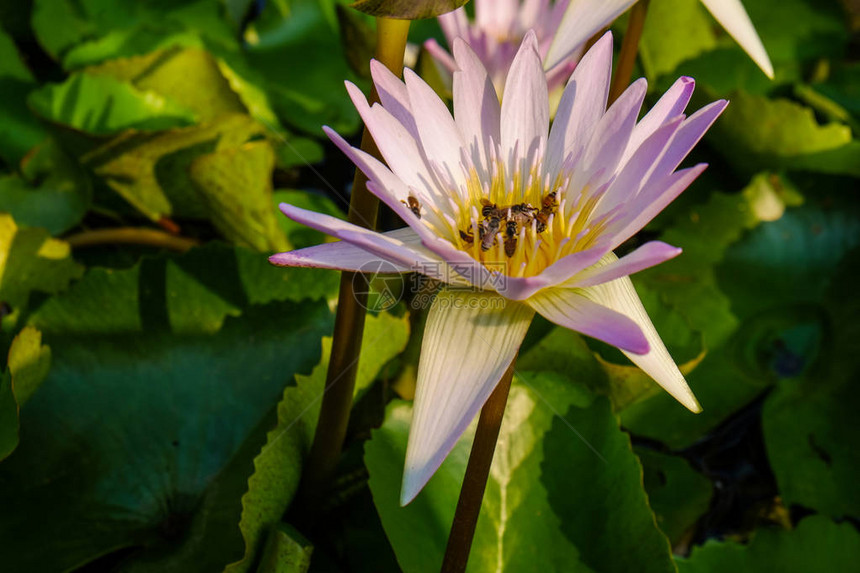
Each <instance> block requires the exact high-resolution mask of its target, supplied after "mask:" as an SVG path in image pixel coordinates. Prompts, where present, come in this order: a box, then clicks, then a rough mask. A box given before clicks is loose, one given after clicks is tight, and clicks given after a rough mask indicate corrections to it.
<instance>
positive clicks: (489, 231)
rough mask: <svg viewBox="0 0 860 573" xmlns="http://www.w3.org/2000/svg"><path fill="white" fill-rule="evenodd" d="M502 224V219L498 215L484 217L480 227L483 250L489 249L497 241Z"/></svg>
mask: <svg viewBox="0 0 860 573" xmlns="http://www.w3.org/2000/svg"><path fill="white" fill-rule="evenodd" d="M500 225H501V220H500V219H499V218H498V217H492V218H490V219H484V220H483V221H482V222H481V227H480V231H479V232H480V235H481V250H482V251H489V250H490V247H492V246H493V243H494V242H495V241H496V233H498V232H499V226H500Z"/></svg>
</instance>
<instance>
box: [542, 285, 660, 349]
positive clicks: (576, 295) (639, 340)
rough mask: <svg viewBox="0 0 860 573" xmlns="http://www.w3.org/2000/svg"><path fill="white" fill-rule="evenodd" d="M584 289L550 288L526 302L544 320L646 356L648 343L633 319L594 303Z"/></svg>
mask: <svg viewBox="0 0 860 573" xmlns="http://www.w3.org/2000/svg"><path fill="white" fill-rule="evenodd" d="M586 294H588V291H586V290H582V289H566V288H549V289H545V290H542V291H540V292H539V293H537V294H536V295H534V296H533V297H531V298H530V299H528V300H527V301H526V302H527V303H528V305H529V306H531V307H532V308H533V309H535V310H536V311H537V313H538V314H540V315H541V316H542V317H544V318H545V319H547V320H549V321H552V322H554V323H556V324H558V325H559V326H563V327H565V328H569V329H571V330H575V331H576V332H581V333H583V334H587V335H588V336H591V337H592V338H597V339H598V340H602V341H603V342H606V343H608V344H611V345H613V346H617V347H618V348H620V349H621V350H625V351H631V352H637V353H639V354H644V353H646V352H648V341H647V340H646V339H645V336H644V335H643V334H642V331H641V330H640V328H639V326H638V325H637V324H636V323H635V322H633V321H632V320H631V319H630V318H628V317H627V316H625V315H624V314H621V313H620V312H616V311H615V310H612V309H610V308H607V307H606V306H604V305H603V304H601V303H597V302H594V301H593V300H591V299H590V298H589V297H588V296H586Z"/></svg>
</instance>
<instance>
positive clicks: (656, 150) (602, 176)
mask: <svg viewBox="0 0 860 573" xmlns="http://www.w3.org/2000/svg"><path fill="white" fill-rule="evenodd" d="M454 61H455V63H456V66H457V67H456V71H455V72H454V77H453V96H454V101H453V108H454V111H453V116H452V114H451V113H450V112H449V110H448V108H447V107H446V105H445V104H444V103H443V102H442V100H440V99H439V97H438V96H437V95H436V94H435V93H434V92H433V90H432V89H431V88H430V86H428V85H427V84H426V83H425V82H424V81H423V80H421V78H419V77H418V76H417V75H416V74H414V73H413V72H412V71H411V70H409V69H406V70H404V80H405V81H401V80H399V79H398V78H397V77H396V76H395V75H393V74H392V73H391V72H390V71H388V70H387V69H386V68H385V67H384V66H383V65H381V64H380V63H378V62H375V61H374V62H372V63H371V71H372V75H373V80H374V83H375V85H376V88H377V91H378V92H379V97H380V102H381V103H380V104H374V105H373V106H370V105H368V102H367V100H366V99H365V97H364V95H362V93H361V92H360V91H359V90H358V88H356V87H355V86H354V85H352V84H349V83H347V89H348V91H349V94H350V96H351V97H352V100H353V102H354V104H355V106H356V108H357V109H358V111H359V113H360V114H361V116H362V118H363V119H364V122H365V124H366V125H367V128H368V129H369V131H370V133H371V135H372V136H373V138H374V140H375V142H376V144H377V145H378V147H379V150H380V152H381V155H382V157H383V158H384V159H385V162H386V164H387V165H386V164H383V163H382V162H380V161H378V160H376V159H375V158H373V157H372V156H370V155H368V154H367V153H365V152H363V151H361V150H360V149H356V148H354V147H352V146H350V145H349V144H348V143H347V142H346V141H345V140H344V139H343V138H341V137H340V136H339V135H338V134H337V133H335V132H334V131H332V130H330V129H328V128H326V133H327V134H328V135H329V137H330V138H331V139H332V141H334V143H335V144H336V145H337V146H338V147H339V148H340V149H341V150H343V152H344V153H345V154H346V155H347V156H349V158H350V159H351V160H352V161H353V162H354V163H355V164H356V165H357V166H358V168H359V169H361V170H362V171H363V172H364V173H365V174H366V175H367V176H368V178H369V183H368V188H369V189H370V190H371V192H372V193H374V194H375V195H376V196H378V197H379V198H380V199H381V200H382V201H383V202H385V203H386V204H387V205H388V206H389V207H390V208H391V209H393V210H394V211H395V212H396V213H397V214H398V215H399V216H400V217H401V218H402V219H403V220H404V221H405V222H406V223H407V225H408V226H407V227H406V228H403V229H399V230H396V231H390V232H386V233H378V232H374V231H370V230H367V229H364V228H361V227H359V226H356V225H352V224H350V223H347V222H344V221H342V220H340V219H337V218H335V217H331V216H328V215H323V214H320V213H315V212H312V211H306V210H304V209H300V208H298V207H294V206H292V205H288V204H282V205H281V210H282V211H283V212H284V213H285V214H286V215H287V216H288V217H290V218H291V219H293V220H295V221H298V222H300V223H303V224H305V225H307V226H309V227H312V228H314V229H317V230H320V231H323V232H325V233H328V234H330V235H333V236H334V237H336V238H338V239H341V240H340V241H339V242H335V243H327V244H323V245H319V246H315V247H310V248H306V249H301V250H297V251H292V252H287V253H280V254H276V255H273V256H272V257H271V259H270V260H271V261H272V263H274V264H277V265H283V266H307V267H323V268H330V269H341V270H362V269H365V268H368V266H369V265H371V264H373V263H374V262H376V261H380V260H382V261H385V262H386V263H387V264H389V265H391V269H392V270H394V271H397V272H409V271H413V270H415V269H419V270H421V271H422V272H424V273H426V274H427V275H428V276H431V277H432V278H435V279H438V280H440V281H443V282H445V283H447V285H446V287H445V288H444V289H443V290H442V291H441V292H439V293H438V295H437V296H436V298H435V299H434V302H433V303H432V305H431V308H430V310H429V315H428V318H427V325H426V329H425V333H424V339H423V343H422V344H423V345H422V350H421V357H420V361H419V365H418V380H417V387H416V395H415V403H414V416H413V421H412V427H411V431H410V435H409V443H408V448H407V453H406V467H405V471H404V476H403V487H402V491H401V502H402V503H404V504H406V503H408V502H409V501H411V500H412V499H413V498H414V497H415V495H417V493H418V492H419V491H420V490H421V488H422V487H424V485H425V484H426V483H427V481H428V480H429V478H430V477H431V476H432V475H433V473H434V472H435V471H436V470H437V469H438V467H439V465H440V464H441V463H442V461H443V460H444V458H445V457H446V456H447V455H448V453H449V452H450V451H451V449H452V448H453V446H454V445H455V443H456V442H457V440H458V438H459V437H460V436H461V435H462V433H463V432H464V431H465V430H466V428H467V427H468V425H469V423H470V422H471V420H472V419H473V418H474V417H475V415H476V414H477V412H478V411H479V410H480V409H481V407H482V406H483V404H484V402H485V401H486V400H487V398H488V397H489V395H490V394H491V393H492V391H493V389H494V388H495V386H496V385H497V383H498V382H499V380H500V378H501V376H502V374H503V373H504V371H505V370H506V369H507V368H508V366H509V365H510V364H511V362H512V360H514V358H515V356H516V354H517V351H518V349H519V347H520V344H521V342H522V340H523V337H524V336H525V334H526V330H527V329H528V326H529V323H530V321H531V319H532V317H533V316H534V313H536V312H537V313H539V314H541V315H542V316H544V317H545V318H547V319H548V320H550V321H552V322H554V323H556V324H558V325H560V326H563V327H565V328H569V329H571V330H574V331H577V332H580V333H583V334H585V335H588V336H591V337H594V338H597V339H599V340H602V341H605V342H607V343H609V344H612V345H614V346H616V347H618V348H619V349H621V350H622V351H623V352H624V353H625V354H626V355H627V356H628V357H629V358H630V359H631V360H632V361H633V362H634V363H635V364H637V365H638V366H639V367H640V368H641V369H642V370H644V371H645V372H646V373H647V374H649V375H650V376H651V377H652V378H653V379H654V380H656V381H657V383H658V384H660V385H661V386H662V387H663V388H665V389H666V390H667V391H668V392H669V393H670V394H671V395H672V396H674V397H675V398H676V399H677V400H678V401H680V402H681V403H682V404H683V405H684V406H686V407H687V408H689V409H690V410H692V411H698V410H699V405H698V403H697V402H696V399H695V398H694V397H693V394H692V392H691V391H690V389H689V387H688V386H687V383H686V381H685V380H684V377H683V376H682V375H681V373H680V372H679V370H678V368H677V366H676V365H675V363H674V361H673V360H672V358H671V356H670V355H669V353H668V352H667V350H666V347H665V346H664V344H663V343H662V341H661V340H660V337H659V335H658V334H657V332H656V331H655V329H654V326H653V325H652V323H651V321H650V319H649V318H648V316H647V314H646V312H645V310H644V308H643V306H642V303H641V302H640V300H639V298H638V296H637V294H636V291H635V290H634V287H633V284H632V283H631V281H630V279H629V278H628V275H630V274H632V273H635V272H637V271H640V270H642V269H645V268H647V267H651V266H653V265H656V264H658V263H661V262H663V261H666V260H668V259H670V258H672V257H675V256H677V255H678V254H679V253H680V249H677V248H675V247H673V246H670V245H668V244H665V243H662V242H659V241H652V242H648V243H645V244H643V245H641V246H640V247H638V248H637V249H635V250H633V251H632V252H630V253H629V254H626V255H625V256H623V257H621V258H618V257H617V256H616V255H615V254H614V253H613V250H614V249H616V248H618V247H619V246H620V245H621V244H622V243H624V242H625V241H626V240H627V239H629V238H630V237H632V236H633V235H634V234H636V233H637V232H638V231H639V230H640V229H642V228H643V227H644V226H645V225H646V224H647V223H648V222H649V221H650V220H651V219H652V218H653V217H654V216H656V215H657V214H658V213H659V212H660V211H661V210H662V209H663V208H664V207H666V206H667V205H668V204H669V203H670V202H671V201H673V200H674V199H675V198H676V197H677V196H678V194H679V193H681V192H682V191H683V190H684V189H685V188H686V187H687V186H688V185H689V184H690V183H691V182H692V181H693V180H694V179H696V177H697V176H698V175H699V174H700V173H701V172H702V171H703V170H704V168H705V165H703V164H701V165H695V166H692V167H688V168H684V169H678V167H679V165H680V163H681V161H682V160H683V159H684V158H685V157H686V155H687V154H688V153H689V152H690V150H691V149H692V148H693V146H694V145H695V144H696V143H697V142H698V141H699V139H700V138H701V137H702V135H703V134H704V133H705V132H706V131H707V129H708V128H709V127H710V126H711V124H712V123H713V122H714V120H716V118H717V117H718V116H719V115H720V113H721V112H722V110H723V109H724V108H725V106H726V102H725V101H717V102H714V103H711V104H710V105H707V106H705V107H703V108H702V109H700V110H698V111H697V112H695V113H693V114H692V115H690V116H689V117H688V116H686V115H685V113H684V110H685V108H686V106H687V104H688V102H689V100H690V96H691V94H692V92H693V87H694V82H693V80H692V79H690V78H680V79H679V80H678V81H677V82H675V84H674V85H673V86H672V87H671V88H670V89H669V90H668V91H667V92H666V93H665V94H664V95H663V96H662V97H661V98H660V99H659V101H658V102H657V103H656V104H655V105H654V106H653V107H652V108H651V109H650V111H648V113H646V114H645V115H644V117H643V118H642V119H641V120H639V121H637V118H638V116H639V111H640V108H641V106H642V103H643V99H644V97H645V91H646V82H645V80H644V79H640V80H638V81H636V82H634V83H633V84H632V85H631V86H630V87H629V88H628V89H627V90H626V91H625V92H624V93H623V94H622V95H621V96H620V97H619V98H618V100H617V101H615V102H614V103H613V104H612V105H610V106H609V107H608V108H607V98H608V92H609V83H610V73H611V67H612V37H611V35H610V34H606V35H604V36H603V37H602V38H601V39H600V40H599V41H598V42H597V43H596V44H595V45H594V46H593V47H592V48H591V49H590V50H589V52H588V53H587V54H585V56H584V57H583V58H582V60H581V62H580V63H579V65H578V66H577V67H576V70H575V71H574V73H573V75H572V76H571V78H570V81H569V82H568V84H567V86H566V88H565V90H564V93H563V95H562V97H561V101H560V103H559V107H558V113H557V115H556V117H555V120H554V122H553V123H552V127H550V117H549V103H548V101H549V100H548V93H547V80H546V75H545V74H544V70H543V65H542V62H541V52H540V46H539V43H538V41H537V37H536V36H535V34H534V33H533V32H528V33H526V35H525V38H524V40H523V42H522V45H521V47H520V48H519V51H518V52H517V54H516V57H515V58H514V61H513V63H512V65H511V69H510V72H509V73H508V75H507V79H506V83H505V90H504V97H503V98H502V99H501V103H500V101H499V97H498V96H497V94H496V90H495V88H494V87H493V82H492V78H491V77H490V76H489V74H488V72H487V70H486V68H485V67H484V66H483V65H482V63H481V62H480V60H479V59H478V57H477V55H476V54H475V52H474V51H473V50H472V49H471V48H469V46H468V45H467V44H466V43H465V42H463V41H462V40H455V41H454Z"/></svg>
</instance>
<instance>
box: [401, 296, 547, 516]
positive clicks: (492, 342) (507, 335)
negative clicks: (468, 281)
mask: <svg viewBox="0 0 860 573" xmlns="http://www.w3.org/2000/svg"><path fill="white" fill-rule="evenodd" d="M533 315H534V312H533V311H532V310H531V309H530V308H529V307H528V306H526V305H524V304H520V303H516V302H512V301H509V300H505V299H504V298H502V297H500V296H498V295H494V294H487V293H480V292H469V291H463V290H450V289H445V290H442V291H441V292H439V294H437V295H436V299H435V300H434V301H433V305H432V306H431V307H430V314H429V316H428V317H427V326H426V328H425V330H424V340H423V342H422V345H421V359H420V362H419V364H418V385H417V387H416V391H415V411H414V414H413V417H412V428H411V429H410V431H409V443H408V446H407V448H406V468H405V470H404V473H403V488H402V490H401V494H400V503H401V504H402V505H406V504H407V503H409V502H410V501H412V499H413V498H414V497H415V496H416V495H417V494H418V492H419V491H421V488H423V487H424V485H425V484H426V483H427V481H428V480H429V479H430V477H431V476H432V475H433V473H434V472H435V471H436V470H437V469H438V468H439V466H440V465H441V463H442V461H443V460H444V459H445V457H446V456H447V455H448V453H449V452H450V451H451V448H453V447H454V444H456V443H457V440H458V439H459V438H460V436H461V435H462V434H463V432H464V431H465V430H466V428H467V427H468V425H469V423H470V422H471V421H472V419H473V418H474V417H475V415H476V414H477V413H478V411H479V410H480V409H481V407H482V406H483V405H484V402H486V401H487V398H489V396H490V394H491V393H492V391H493V389H494V388H495V387H496V385H497V384H498V383H499V380H500V379H501V377H502V374H504V372H505V370H506V369H507V368H508V366H509V365H510V363H511V360H513V359H514V356H516V353H517V350H518V349H519V347H520V344H521V343H522V340H523V337H524V336H525V334H526V330H528V327H529V323H530V322H531V319H532V316H533Z"/></svg>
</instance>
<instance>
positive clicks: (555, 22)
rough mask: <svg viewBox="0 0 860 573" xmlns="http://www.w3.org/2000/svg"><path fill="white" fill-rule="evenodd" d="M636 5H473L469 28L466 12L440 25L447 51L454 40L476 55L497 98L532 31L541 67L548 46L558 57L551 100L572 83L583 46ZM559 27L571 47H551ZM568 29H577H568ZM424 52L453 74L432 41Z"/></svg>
mask: <svg viewBox="0 0 860 573" xmlns="http://www.w3.org/2000/svg"><path fill="white" fill-rule="evenodd" d="M635 1H636V0H609V1H605V0H580V1H575V2H573V3H571V2H570V0H558V1H557V2H550V0H525V1H524V2H521V1H520V0H475V21H474V22H469V18H468V16H467V15H466V9H465V8H458V9H457V10H454V11H453V12H448V13H447V14H443V15H442V16H439V18H438V21H439V25H440V26H441V27H442V32H443V33H444V34H445V38H446V39H447V41H448V45H449V46H453V45H454V39H455V38H462V39H463V40H465V42H466V43H467V44H469V46H470V47H471V48H472V49H473V50H474V51H475V53H476V54H477V56H478V59H480V60H481V62H482V63H483V64H484V66H485V67H486V68H487V72H488V73H489V75H490V79H491V80H492V81H493V85H494V86H495V88H496V92H498V94H499V95H500V96H502V95H503V90H504V87H505V78H506V77H507V75H508V70H509V69H511V64H512V63H513V61H514V56H516V54H517V50H518V49H519V47H520V44H521V43H522V39H523V37H524V36H525V34H526V32H527V31H528V30H533V31H534V32H535V35H536V37H537V41H538V46H539V48H538V49H539V51H540V55H541V59H542V60H543V61H544V63H548V62H547V60H546V57H547V54H548V53H549V52H550V46H551V45H552V46H553V51H554V52H555V53H557V54H558V57H556V58H555V59H554V61H553V62H552V66H551V67H549V68H548V69H547V72H546V75H547V84H548V89H549V92H550V94H552V93H553V92H554V91H555V90H556V88H560V87H562V86H563V85H564V83H565V82H566V81H567V79H568V78H569V77H570V74H571V72H572V71H573V68H574V67H575V66H576V63H577V62H578V61H579V58H580V57H581V56H582V52H583V48H584V46H585V42H587V41H588V39H589V38H590V37H592V36H593V35H594V34H596V33H598V32H599V31H600V30H601V29H602V28H603V27H605V26H607V25H609V23H610V22H612V21H613V20H614V19H615V18H617V17H618V16H619V15H620V14H621V13H623V12H624V11H625V10H627V8H629V7H630V6H631V5H632V4H633V3H634V2H635ZM568 8H569V9H568ZM562 21H564V26H565V36H566V37H567V38H572V34H575V35H576V38H577V39H576V41H575V42H573V43H571V42H564V45H563V46H562V45H560V44H559V42H558V41H556V42H555V44H558V45H553V43H554V40H555V38H556V37H557V36H558V37H559V39H561V35H558V34H557V32H558V30H559V25H560V24H562ZM570 24H573V26H574V27H575V29H573V30H571V29H568V28H570ZM424 47H425V48H426V49H427V51H428V52H429V53H430V55H431V56H433V57H434V58H435V59H436V61H438V62H439V63H440V64H441V65H442V66H443V67H444V68H446V69H447V71H448V72H450V73H453V72H454V70H456V69H457V66H456V64H455V62H454V58H453V57H452V56H451V54H449V53H448V52H447V51H446V50H445V49H444V48H443V47H442V46H440V45H439V44H438V42H436V40H433V39H430V40H427V41H426V42H425V43H424ZM559 50H561V51H563V53H561V52H560V51H559Z"/></svg>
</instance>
